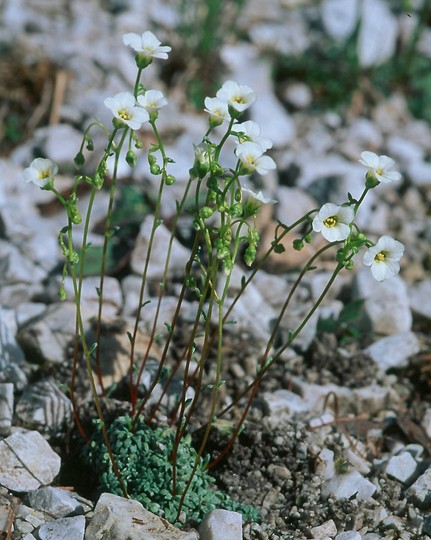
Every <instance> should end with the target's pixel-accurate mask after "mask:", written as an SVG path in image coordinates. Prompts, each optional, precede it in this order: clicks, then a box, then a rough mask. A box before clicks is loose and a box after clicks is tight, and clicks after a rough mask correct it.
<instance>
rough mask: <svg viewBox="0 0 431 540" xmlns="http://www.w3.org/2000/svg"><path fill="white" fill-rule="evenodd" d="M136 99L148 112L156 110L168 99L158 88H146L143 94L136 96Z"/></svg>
mask: <svg viewBox="0 0 431 540" xmlns="http://www.w3.org/2000/svg"><path fill="white" fill-rule="evenodd" d="M136 100H137V102H138V103H139V105H140V106H141V107H144V109H145V110H146V111H147V112H149V113H150V112H153V111H158V110H159V109H161V108H162V107H164V106H165V105H167V104H168V100H167V99H166V98H165V96H164V95H163V92H161V91H160V90H147V91H146V92H145V94H144V95H140V96H138V97H137V98H136Z"/></svg>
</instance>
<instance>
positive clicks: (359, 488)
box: [322, 471, 377, 501]
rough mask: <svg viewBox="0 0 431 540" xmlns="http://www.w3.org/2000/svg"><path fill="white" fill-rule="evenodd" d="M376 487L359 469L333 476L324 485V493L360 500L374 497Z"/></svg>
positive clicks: (325, 494) (338, 497) (340, 497)
mask: <svg viewBox="0 0 431 540" xmlns="http://www.w3.org/2000/svg"><path fill="white" fill-rule="evenodd" d="M376 489H377V488H376V486H375V485H374V484H373V483H371V482H370V481H369V480H367V479H366V478H364V477H363V476H362V475H361V474H360V473H359V472H358V471H352V472H349V473H347V474H341V475H336V476H334V477H333V478H331V480H329V482H328V483H327V484H326V485H325V486H324V487H323V490H322V494H323V495H324V496H325V497H327V496H329V495H333V496H334V497H336V498H337V499H350V498H351V497H355V498H356V499H357V500H358V501H366V500H369V499H371V498H372V496H373V495H374V493H375V491H376Z"/></svg>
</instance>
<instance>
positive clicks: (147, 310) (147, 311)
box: [139, 296, 197, 333]
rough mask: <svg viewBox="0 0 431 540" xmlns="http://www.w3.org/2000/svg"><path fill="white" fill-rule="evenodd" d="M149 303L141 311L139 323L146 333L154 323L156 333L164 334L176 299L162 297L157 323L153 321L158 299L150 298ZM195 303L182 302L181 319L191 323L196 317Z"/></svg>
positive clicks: (174, 308) (174, 297)
mask: <svg viewBox="0 0 431 540" xmlns="http://www.w3.org/2000/svg"><path fill="white" fill-rule="evenodd" d="M149 300H150V302H149V303H148V304H146V305H145V306H144V307H143V308H142V310H141V316H140V319H139V320H140V321H141V322H142V324H143V326H144V327H145V328H146V330H147V331H150V330H151V328H152V327H153V325H154V322H156V333H164V332H166V325H165V322H166V323H169V324H170V323H171V322H172V319H173V317H174V314H175V310H176V308H177V305H178V297H176V296H164V297H163V298H162V301H161V304H160V310H159V314H158V318H157V321H155V317H156V312H157V304H158V298H150V299H149ZM196 310H197V303H196V302H187V300H183V302H182V304H181V318H182V319H183V320H185V321H189V322H190V321H193V320H194V317H195V315H196Z"/></svg>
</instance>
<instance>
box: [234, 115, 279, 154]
mask: <svg viewBox="0 0 431 540" xmlns="http://www.w3.org/2000/svg"><path fill="white" fill-rule="evenodd" d="M234 130H235V131H236V132H237V133H241V132H242V133H244V135H242V136H241V137H239V140H238V142H239V144H243V143H244V142H247V141H251V142H254V143H257V144H258V145H259V146H260V147H261V148H262V151H263V152H265V151H266V150H268V149H269V148H272V141H271V140H270V139H268V138H267V137H261V136H260V127H259V124H257V123H256V122H253V121H252V120H248V121H247V122H242V124H235V126H234Z"/></svg>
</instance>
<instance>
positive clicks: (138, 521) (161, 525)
mask: <svg viewBox="0 0 431 540" xmlns="http://www.w3.org/2000/svg"><path fill="white" fill-rule="evenodd" d="M119 538H127V540H197V539H198V538H199V535H198V534H197V533H195V532H181V531H180V530H179V529H177V528H176V527H174V526H173V525H170V524H169V523H168V522H167V521H165V520H162V519H161V518H159V517H158V516H156V515H155V514H152V513H151V512H148V510H146V509H145V508H144V507H143V506H142V504H141V503H139V502H138V501H134V500H132V499H124V498H123V497H119V496H118V495H112V494H111V493H102V495H101V496H100V498H99V500H98V501H97V504H96V508H95V509H94V514H93V517H92V519H91V521H90V524H89V525H88V527H87V530H86V531H85V540H119Z"/></svg>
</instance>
